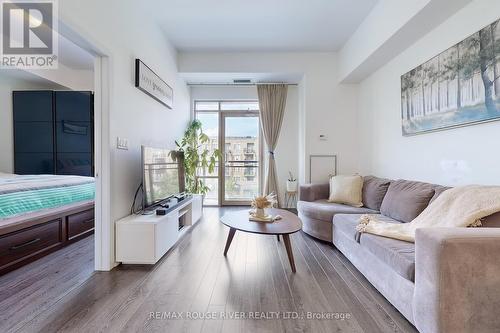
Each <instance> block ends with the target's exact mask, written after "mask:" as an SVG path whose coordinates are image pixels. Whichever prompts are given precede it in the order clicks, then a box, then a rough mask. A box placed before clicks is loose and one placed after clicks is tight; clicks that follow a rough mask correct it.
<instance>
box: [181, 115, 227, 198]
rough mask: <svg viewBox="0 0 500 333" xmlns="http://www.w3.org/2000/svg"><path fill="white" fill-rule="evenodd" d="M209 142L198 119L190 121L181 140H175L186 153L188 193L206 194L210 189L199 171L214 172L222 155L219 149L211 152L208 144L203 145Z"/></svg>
mask: <svg viewBox="0 0 500 333" xmlns="http://www.w3.org/2000/svg"><path fill="white" fill-rule="evenodd" d="M209 142H210V138H209V137H208V135H206V134H205V133H203V129H202V124H201V122H200V121H199V120H197V119H195V120H193V121H191V122H190V123H189V125H188V127H187V129H186V131H185V132H184V137H183V138H182V139H181V140H180V142H178V141H176V142H175V144H176V145H177V149H178V151H179V152H182V153H183V154H184V174H185V179H186V192H188V193H191V194H200V195H203V196H204V195H205V194H206V193H207V192H208V191H210V188H209V187H208V186H207V185H205V183H204V182H203V180H202V179H200V177H198V174H197V171H201V172H202V173H205V172H206V171H207V170H208V172H209V173H213V172H214V170H215V165H216V163H217V159H218V158H219V157H220V151H219V149H215V150H213V151H212V152H211V151H210V150H209V149H208V148H207V146H203V145H204V144H207V143H209Z"/></svg>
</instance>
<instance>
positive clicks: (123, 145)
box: [116, 137, 128, 150]
mask: <svg viewBox="0 0 500 333" xmlns="http://www.w3.org/2000/svg"><path fill="white" fill-rule="evenodd" d="M116 148H117V149H123V150H128V139H125V138H120V137H117V138H116Z"/></svg>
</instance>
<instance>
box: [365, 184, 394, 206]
mask: <svg viewBox="0 0 500 333" xmlns="http://www.w3.org/2000/svg"><path fill="white" fill-rule="evenodd" d="M390 184H391V181H390V180H389V179H384V178H378V177H374V176H366V177H364V178H363V204H364V206H365V207H367V208H370V209H375V210H380V206H381V205H382V201H383V200H384V197H385V194H386V193H387V189H388V188H389V185H390Z"/></svg>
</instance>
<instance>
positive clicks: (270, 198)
mask: <svg viewBox="0 0 500 333" xmlns="http://www.w3.org/2000/svg"><path fill="white" fill-rule="evenodd" d="M277 202H278V201H277V200H276V194H274V193H270V194H268V195H263V196H257V197H255V198H254V199H253V201H252V207H253V208H256V209H264V208H272V207H273V206H274V205H275V204H276V203H277Z"/></svg>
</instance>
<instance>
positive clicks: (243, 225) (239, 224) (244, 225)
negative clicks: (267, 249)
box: [220, 208, 302, 273]
mask: <svg viewBox="0 0 500 333" xmlns="http://www.w3.org/2000/svg"><path fill="white" fill-rule="evenodd" d="M266 212H267V213H268V214H271V215H273V216H275V215H281V217H282V219H281V220H277V221H274V222H272V223H265V222H254V221H250V220H249V219H248V210H242V211H239V212H234V213H228V214H226V215H224V216H223V217H222V218H221V219H220V221H221V222H222V224H224V225H226V226H228V227H229V228H230V229H229V234H228V236H227V241H226V248H225V249H224V256H225V255H226V254H227V251H228V250H229V246H231V242H232V241H233V237H234V234H235V233H236V230H239V231H243V232H250V233H252V234H262V235H276V236H277V237H278V241H279V239H280V235H281V236H282V237H283V241H284V243H285V248H286V253H287V254H288V261H290V266H291V267H292V272H294V273H295V261H294V260H293V252H292V245H291V244H290V234H293V233H295V232H297V231H299V230H301V229H302V222H301V221H300V219H299V218H298V217H297V215H295V214H293V213H291V212H289V211H287V210H283V209H274V208H273V209H268V210H266Z"/></svg>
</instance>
